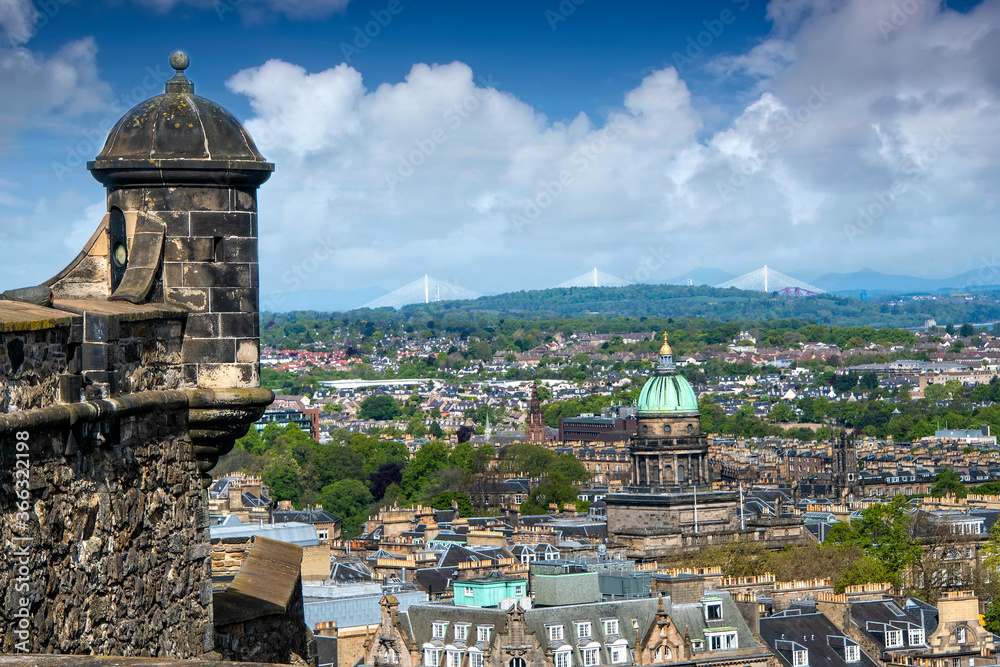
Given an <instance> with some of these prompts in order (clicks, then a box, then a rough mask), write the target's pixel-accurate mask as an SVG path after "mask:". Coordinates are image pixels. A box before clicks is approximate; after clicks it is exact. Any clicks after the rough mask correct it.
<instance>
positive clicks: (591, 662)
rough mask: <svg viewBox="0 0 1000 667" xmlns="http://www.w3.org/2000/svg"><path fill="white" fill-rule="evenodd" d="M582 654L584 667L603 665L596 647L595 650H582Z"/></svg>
mask: <svg viewBox="0 0 1000 667" xmlns="http://www.w3.org/2000/svg"><path fill="white" fill-rule="evenodd" d="M580 653H581V654H582V655H583V667H596V665H599V664H601V660H600V657H599V656H598V655H597V647H596V646H595V647H594V648H585V649H581V650H580Z"/></svg>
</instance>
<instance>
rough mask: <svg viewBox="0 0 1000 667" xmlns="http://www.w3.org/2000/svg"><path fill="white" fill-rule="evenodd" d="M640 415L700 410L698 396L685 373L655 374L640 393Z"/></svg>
mask: <svg viewBox="0 0 1000 667" xmlns="http://www.w3.org/2000/svg"><path fill="white" fill-rule="evenodd" d="M638 412H639V414H640V415H650V414H663V413H673V414H677V413H688V412H698V398H697V397H696V396H695V395H694V389H692V388H691V384H690V383H689V382H688V381H687V379H686V378H685V377H684V376H683V375H673V374H670V375H654V376H653V377H651V378H649V379H648V380H647V381H646V384H645V385H643V387H642V392H641V393H640V394H639V409H638Z"/></svg>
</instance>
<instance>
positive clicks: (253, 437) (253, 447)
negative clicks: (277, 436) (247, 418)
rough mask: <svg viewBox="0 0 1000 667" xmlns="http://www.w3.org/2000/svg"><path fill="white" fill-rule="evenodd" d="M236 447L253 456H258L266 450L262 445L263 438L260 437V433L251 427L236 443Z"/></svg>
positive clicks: (265, 446)
mask: <svg viewBox="0 0 1000 667" xmlns="http://www.w3.org/2000/svg"><path fill="white" fill-rule="evenodd" d="M236 446H237V447H238V448H241V449H245V450H246V451H248V452H250V453H251V454H253V455H255V456H260V455H261V454H263V453H264V451H265V450H266V449H267V445H265V444H264V438H262V437H261V435H260V431H258V430H257V429H256V428H255V427H253V426H251V427H250V429H249V430H248V431H247V434H246V435H245V436H243V437H242V438H240V439H239V440H237V441H236Z"/></svg>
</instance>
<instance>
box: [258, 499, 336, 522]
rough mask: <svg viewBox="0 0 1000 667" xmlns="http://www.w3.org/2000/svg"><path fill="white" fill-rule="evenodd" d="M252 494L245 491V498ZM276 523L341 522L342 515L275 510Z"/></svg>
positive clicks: (323, 511) (317, 511) (321, 511)
mask: <svg viewBox="0 0 1000 667" xmlns="http://www.w3.org/2000/svg"><path fill="white" fill-rule="evenodd" d="M248 495H250V494H247V493H244V494H243V497H244V499H245V498H246V496H248ZM273 516H274V523H276V524H277V523H288V522H290V521H297V522H299V523H311V524H317V523H340V517H339V516H337V515H336V514H333V513H332V512H327V511H326V510H313V509H310V510H274V513H273Z"/></svg>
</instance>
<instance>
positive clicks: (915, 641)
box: [909, 628, 924, 646]
mask: <svg viewBox="0 0 1000 667" xmlns="http://www.w3.org/2000/svg"><path fill="white" fill-rule="evenodd" d="M909 635H910V636H909V640H910V646H919V645H920V644H923V643H924V631H923V628H910V632H909Z"/></svg>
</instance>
